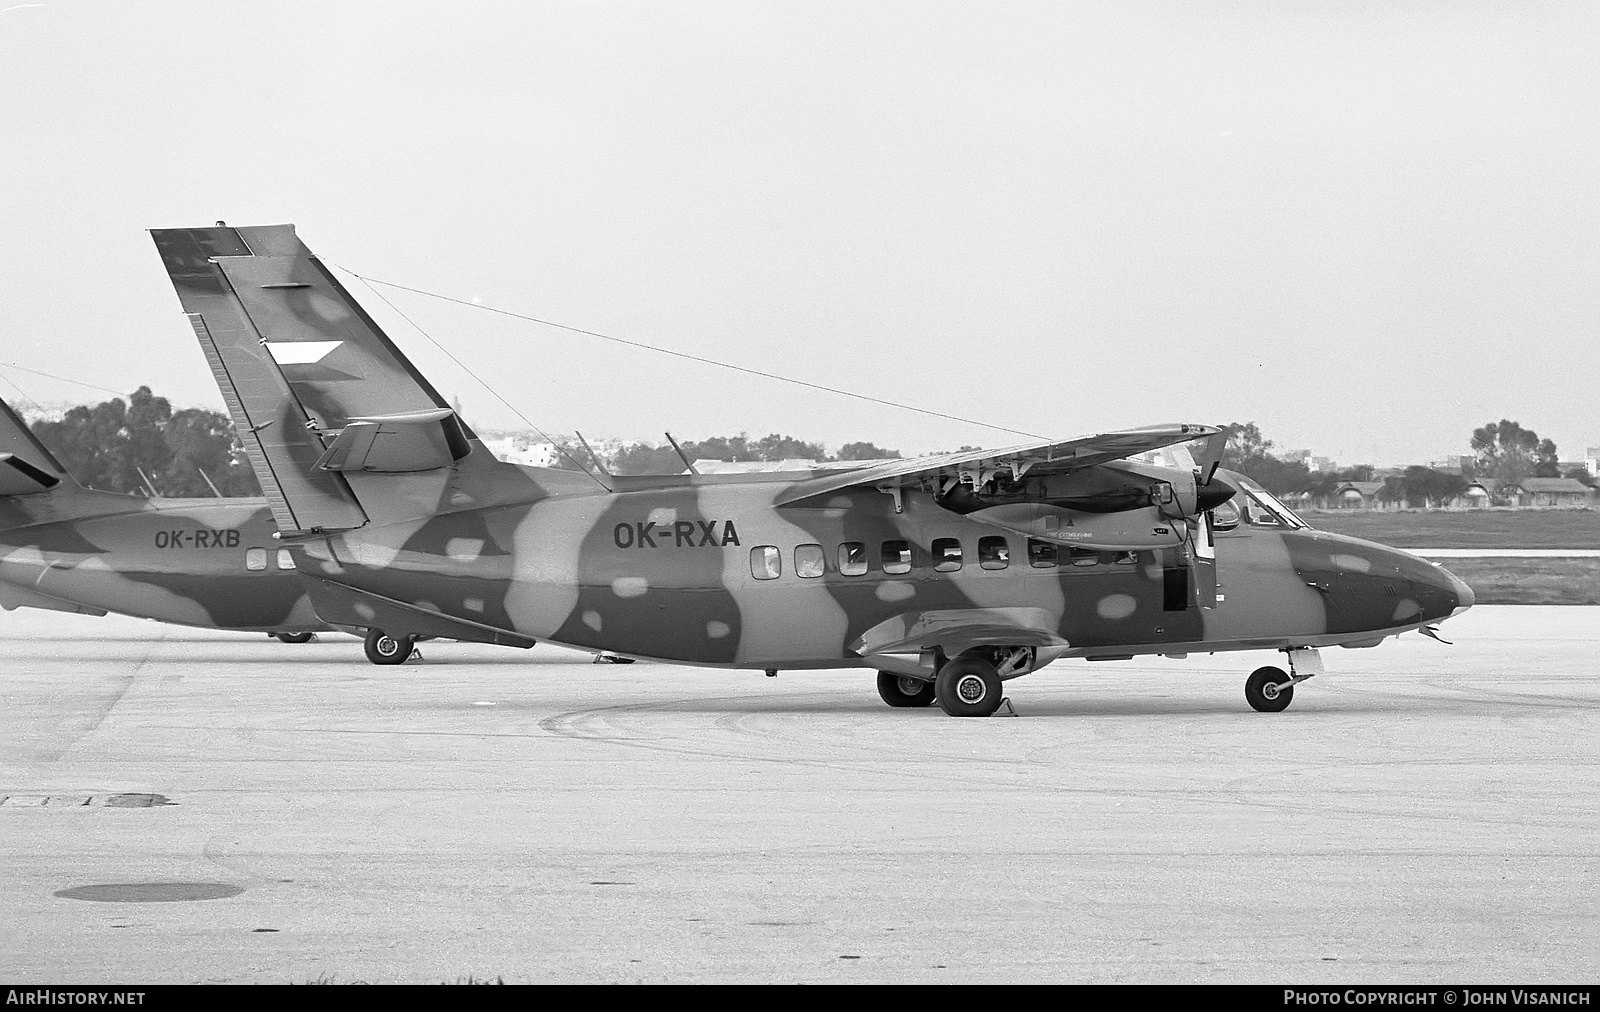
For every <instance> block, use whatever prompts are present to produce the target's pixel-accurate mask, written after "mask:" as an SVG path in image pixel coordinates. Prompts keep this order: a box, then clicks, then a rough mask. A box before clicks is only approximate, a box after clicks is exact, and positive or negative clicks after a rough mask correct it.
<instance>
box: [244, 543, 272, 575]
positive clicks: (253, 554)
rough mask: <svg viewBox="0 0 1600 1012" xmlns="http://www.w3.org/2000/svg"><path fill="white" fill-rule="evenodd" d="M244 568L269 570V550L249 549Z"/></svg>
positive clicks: (246, 552) (245, 554) (246, 551)
mask: <svg viewBox="0 0 1600 1012" xmlns="http://www.w3.org/2000/svg"><path fill="white" fill-rule="evenodd" d="M244 568H246V569H249V570H261V569H266V568H267V550H266V549H265V548H247V549H245V552H244Z"/></svg>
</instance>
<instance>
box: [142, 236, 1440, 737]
mask: <svg viewBox="0 0 1600 1012" xmlns="http://www.w3.org/2000/svg"><path fill="white" fill-rule="evenodd" d="M152 234H153V236H154V239H155V243H156V246H157V248H158V250H159V251H160V254H161V257H162V260H163V261H164V263H165V265H166V268H167V271H168V273H169V274H170V276H171V278H172V282H173V284H174V286H175V287H176V289H177V293H178V298H179V300H180V301H181V302H182V304H183V308H184V311H185V312H186V313H187V314H188V316H189V321H190V323H191V324H192V326H193V328H194V332H195V335H196V336H197V337H198V338H199V341H200V345H201V347H202V349H204V351H205V354H206V356H207V358H208V359H209V360H210V362H211V366H212V369H213V372H214V373H215V376H216V379H217V383H218V385H219V386H220V388H221V390H222V393H223V396H224V399H225V400H226V401H227V402H228V407H229V409H230V411H231V412H232V414H233V419H234V423H235V425H236V427H237V429H238V432H239V435H240V437H241V438H242V439H243V441H244V444H245V447H246V449H247V450H248V452H249V455H250V458H251V462H252V463H253V465H254V466H255V469H256V472H257V475H258V477H259V478H260V480H261V486H262V488H263V489H264V490H265V491H266V495H267V499H268V502H269V503H270V505H271V507H272V512H273V517H274V518H275V519H276V521H277V525H278V527H279V529H280V537H281V540H282V542H283V543H285V544H288V545H291V546H293V550H294V553H295V559H296V561H297V563H298V565H299V567H300V571H301V573H302V575H303V576H304V577H305V578H306V582H307V585H308V588H307V589H308V592H309V594H310V597H311V600H312V603H313V605H314V607H315V608H316V611H317V614H318V616H319V617H320V618H321V619H322V620H323V621H325V622H327V623H329V624H331V625H334V626H338V627H343V628H348V629H358V630H365V631H366V635H367V646H368V656H369V657H371V658H372V659H373V660H375V661H378V662H395V661H398V660H404V659H405V655H406V654H407V653H408V652H409V651H410V645H411V643H412V642H414V640H415V639H417V638H419V637H427V636H442V637H448V638H452V639H458V640H474V641H480V642H486V643H501V644H508V645H514V646H521V647H528V646H532V645H533V644H534V642H535V641H537V640H549V641H551V642H554V643H559V644H565V645H569V646H573V647H578V648H582V649H586V650H591V651H606V652H614V653H617V654H621V655H625V656H631V657H641V658H656V659H660V660H666V661H674V662H680V663H687V664H699V665H715V666H722V667H732V668H750V669H765V670H767V671H768V672H769V673H774V672H776V671H777V670H780V669H800V668H836V667H856V668H866V669H870V670H875V671H876V672H877V673H878V675H877V678H878V690H879V692H880V694H881V695H882V697H883V699H884V700H885V701H886V702H887V703H889V704H890V705H892V706H926V705H928V704H930V703H932V702H934V701H937V702H938V703H939V705H940V706H941V707H943V709H944V710H945V711H946V712H947V713H950V714H952V715H956V716H986V715H988V714H991V713H993V712H994V711H995V710H996V709H997V708H998V707H999V706H1000V703H1001V698H1002V684H1001V683H1002V682H1003V681H1004V680H1006V679H1010V678H1014V677H1017V676H1019V675H1024V674H1028V673H1029V672H1032V671H1036V670H1038V669H1039V668H1041V667H1043V666H1044V665H1046V664H1049V663H1050V662H1052V661H1054V660H1057V659H1060V658H1074V657H1076V658H1086V659H1088V660H1115V659H1124V658H1129V657H1132V656H1135V655H1139V654H1166V655H1169V656H1173V655H1176V656H1182V655H1184V654H1187V653H1191V652H1201V651H1223V650H1263V649H1271V650H1282V651H1284V652H1285V653H1286V654H1287V656H1288V664H1289V670H1288V671H1284V670H1283V669H1281V668H1278V667H1273V666H1267V667H1262V668H1260V669H1259V670H1257V671H1256V672H1255V673H1254V674H1252V675H1251V676H1250V678H1249V680H1248V681H1247V683H1246V689H1245V695H1246V698H1247V700H1248V701H1249V703H1250V705H1251V706H1253V707H1255V708H1256V709H1257V710H1263V711H1274V710H1281V709H1283V708H1284V707H1285V706H1287V705H1288V704H1289V700H1290V699H1291V697H1292V695H1293V691H1294V690H1293V687H1294V685H1295V684H1296V683H1297V682H1299V681H1303V680H1304V679H1305V678H1309V677H1311V676H1312V675H1313V674H1316V673H1317V672H1318V671H1320V670H1321V661H1320V657H1319V655H1318V653H1317V648H1319V647H1324V646H1333V645H1339V646H1348V647H1361V646H1372V645H1375V644H1377V643H1378V642H1380V641H1382V640H1383V639H1384V638H1385V637H1388V636H1393V635H1396V634H1398V633H1401V632H1404V631H1407V630H1412V629H1422V630H1424V631H1428V630H1429V628H1430V627H1431V624H1432V623H1435V622H1438V621H1440V620H1441V619H1445V618H1448V617H1450V616H1451V615H1454V614H1456V613H1458V612H1460V611H1463V610H1465V609H1466V608H1468V607H1470V606H1471V604H1472V591H1471V590H1469V589H1468V588H1467V586H1466V585H1465V584H1464V583H1462V582H1461V581H1460V580H1458V579H1456V578H1455V577H1454V576H1453V575H1452V574H1450V573H1449V572H1447V571H1445V570H1444V569H1441V568H1439V567H1438V566H1436V565H1433V564H1431V563H1429V562H1427V561H1424V560H1422V559H1419V558H1416V557H1415V556H1412V555H1408V554H1406V553H1404V552H1399V551H1395V550H1393V549H1389V548H1385V547H1383V546H1381V545H1375V544H1371V543H1369V542H1364V541H1358V540H1355V539H1352V538H1346V537H1341V536H1338V535H1334V534H1327V533H1323V532H1319V531H1315V530H1312V529H1310V528H1308V527H1307V526H1306V525H1305V524H1304V523H1303V522H1302V521H1301V520H1300V519H1299V518H1298V517H1296V516H1295V515H1294V514H1293V513H1292V512H1291V511H1289V510H1288V509H1286V508H1285V507H1284V506H1282V504H1280V503H1279V502H1278V501H1277V500H1275V499H1274V498H1273V497H1272V496H1271V495H1270V494H1268V493H1267V492H1266V491H1265V490H1264V489H1262V488H1260V487H1259V486H1257V485H1255V484H1253V483H1252V482H1250V481H1249V480H1248V479H1246V478H1244V477H1243V476H1240V475H1234V474H1230V473H1229V472H1226V471H1219V470H1218V466H1217V465H1218V462H1219V459H1220V456H1221V449H1222V444H1223V437H1222V433H1221V431H1220V430H1218V429H1216V428H1214V427H1210V426H1204V425H1166V426H1156V427H1152V428H1148V429H1138V430H1131V431H1123V432H1112V433H1106V434H1102V435H1096V436H1089V437H1085V438H1079V439H1070V440H1064V441H1059V442H1039V443H1033V444H1028V445H1023V446H1016V447H1011V448H1008V449H1004V450H985V451H974V452H967V453H957V454H947V455H943V456H935V457H925V458H920V459H913V460H897V461H891V462H888V463H882V464H876V465H873V466H868V467H864V468H855V469H837V470H817V471H807V472H800V473H792V474H770V473H767V474H717V475H695V474H688V475H671V476H652V477H614V478H613V477H609V476H604V477H600V476H590V475H587V474H582V473H577V472H571V471H561V470H548V469H540V468H530V467H521V466H517V465H512V464H506V463H502V462H500V461H498V460H496V459H495V458H494V457H492V456H491V455H490V454H489V453H488V452H487V451H486V450H485V449H484V447H483V444H482V443H481V442H480V441H479V440H478V438H477V437H476V436H475V435H474V433H473V431H472V430H471V429H470V428H468V426H467V425H466V423H465V422H464V421H462V419H460V418H459V417H457V415H456V414H455V412H454V411H453V410H452V409H451V408H450V407H449V405H448V404H447V403H446V402H445V400H444V398H442V397H441V396H440V395H439V393H438V392H437V391H436V390H434V388H433V387H432V386H431V385H430V384H429V383H428V382H427V380H425V379H424V378H423V377H422V376H421V375H420V374H419V373H418V372H417V370H416V369H415V368H414V367H413V366H412V365H411V363H410V362H408V361H407V360H406V358H405V357H404V356H403V355H402V354H401V353H400V351H399V350H398V349H397V348H396V347H395V345H394V344H393V343H391V342H390V340H389V339H388V338H387V337H386V336H385V335H384V334H383V332H382V331H381V330H380V329H379V328H378V326H377V324H376V323H375V322H374V321H373V320H372V319H371V318H370V317H369V316H368V315H367V313H366V312H365V311H364V310H363V309H362V307H361V306H360V305H359V304H358V303H356V302H355V300H354V299H352V298H351V297H350V295H349V294H348V293H347V292H346V291H345V289H344V288H343V286H341V285H340V284H339V282H338V281H337V280H336V279H335V278H334V277H333V275H332V274H331V273H330V272H329V271H328V270H327V269H326V268H325V267H324V265H323V264H322V263H321V262H320V261H319V260H318V259H317V258H316V257H314V256H313V255H312V254H311V253H310V251H309V250H307V249H306V247H305V246H304V245H303V244H302V243H301V242H300V240H299V239H298V238H297V237H296V235H295V232H294V228H293V226H291V225H271V226H259V227H249V228H229V227H226V226H221V225H219V226H217V227H214V228H196V229H166V230H158V231H155V232H153V233H152ZM1184 444H1197V445H1199V446H1200V447H1201V449H1200V451H1199V452H1198V456H1199V458H1200V460H1199V463H1198V464H1196V463H1195V462H1194V459H1193V457H1191V456H1190V454H1189V453H1188V451H1187V450H1186V449H1185V447H1184ZM1155 451H1164V452H1169V453H1171V454H1172V456H1171V457H1170V458H1169V459H1170V460H1171V461H1172V462H1173V463H1174V464H1175V466H1161V465H1157V464H1154V463H1149V462H1147V461H1146V460H1136V459H1133V458H1136V457H1141V456H1148V455H1150V454H1152V453H1153V452H1155Z"/></svg>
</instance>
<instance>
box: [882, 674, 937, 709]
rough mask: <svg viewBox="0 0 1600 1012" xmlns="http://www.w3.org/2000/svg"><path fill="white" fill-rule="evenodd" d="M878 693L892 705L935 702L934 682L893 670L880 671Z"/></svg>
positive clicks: (915, 704) (920, 704)
mask: <svg viewBox="0 0 1600 1012" xmlns="http://www.w3.org/2000/svg"><path fill="white" fill-rule="evenodd" d="M878 695H880V696H882V697H883V701H884V702H885V703H888V704H889V705H890V706H928V705H930V704H932V703H933V695H934V689H933V683H932V682H930V681H927V680H926V679H922V678H912V677H911V676H910V675H897V674H895V673H894V672H893V671H880V672H878Z"/></svg>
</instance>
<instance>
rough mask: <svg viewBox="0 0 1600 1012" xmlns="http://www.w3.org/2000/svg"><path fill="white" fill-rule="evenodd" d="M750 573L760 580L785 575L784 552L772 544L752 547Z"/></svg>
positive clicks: (774, 578)
mask: <svg viewBox="0 0 1600 1012" xmlns="http://www.w3.org/2000/svg"><path fill="white" fill-rule="evenodd" d="M750 575H751V576H753V577H755V578H756V579H758V580H776V579H777V578H778V577H780V576H782V575H783V553H781V552H779V551H778V550H777V549H776V548H774V547H773V546H771V545H757V546H756V547H754V548H752V549H750Z"/></svg>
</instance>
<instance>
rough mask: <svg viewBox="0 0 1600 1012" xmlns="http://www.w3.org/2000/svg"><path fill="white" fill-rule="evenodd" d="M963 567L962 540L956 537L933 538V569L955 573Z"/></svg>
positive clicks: (938, 571)
mask: <svg viewBox="0 0 1600 1012" xmlns="http://www.w3.org/2000/svg"><path fill="white" fill-rule="evenodd" d="M960 568H961V542H960V541H959V540H957V539H956V538H934V539H933V571H934V572H936V573H953V572H955V571H956V570H958V569H960Z"/></svg>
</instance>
